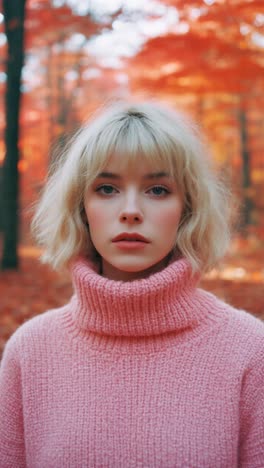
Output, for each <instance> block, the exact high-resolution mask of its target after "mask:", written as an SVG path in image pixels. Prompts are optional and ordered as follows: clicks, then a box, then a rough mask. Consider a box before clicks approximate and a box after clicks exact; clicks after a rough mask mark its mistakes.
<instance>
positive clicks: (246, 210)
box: [239, 109, 253, 229]
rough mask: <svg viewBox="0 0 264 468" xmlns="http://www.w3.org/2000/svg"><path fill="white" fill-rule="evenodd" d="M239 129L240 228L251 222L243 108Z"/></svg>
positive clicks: (251, 204)
mask: <svg viewBox="0 0 264 468" xmlns="http://www.w3.org/2000/svg"><path fill="white" fill-rule="evenodd" d="M239 121H240V131H241V156H242V162H243V165H242V187H243V194H244V200H243V219H242V229H244V228H246V227H247V226H249V225H250V224H251V217H252V209H253V203H252V196H251V174H250V153H249V148H248V135H247V121H246V114H245V111H244V110H243V109H240V111H239Z"/></svg>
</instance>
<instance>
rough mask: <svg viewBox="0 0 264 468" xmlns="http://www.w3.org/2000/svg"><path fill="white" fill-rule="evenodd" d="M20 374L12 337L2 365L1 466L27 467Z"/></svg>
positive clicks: (0, 377) (7, 467)
mask: <svg viewBox="0 0 264 468" xmlns="http://www.w3.org/2000/svg"><path fill="white" fill-rule="evenodd" d="M21 387H22V386H21V371H20V366H19V363H18V352H17V350H16V346H15V338H14V335H13V337H12V338H11V339H10V340H9V342H8V343H7V344H6V347H5V350H4V354H3V359H2V362H1V366H0V466H1V467H4V468H14V467H17V468H24V467H26V460H25V448H24V431H23V406H22V388H21Z"/></svg>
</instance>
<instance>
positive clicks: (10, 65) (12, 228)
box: [1, 0, 26, 270]
mask: <svg viewBox="0 0 264 468" xmlns="http://www.w3.org/2000/svg"><path fill="white" fill-rule="evenodd" d="M25 4H26V0H3V13H4V19H5V33H6V36H7V44H8V52H7V54H8V55H7V68H6V73H7V85H6V95H5V116H6V122H5V145H6V155H5V159H4V163H3V173H2V197H1V198H2V210H1V211H2V217H3V253H2V265H1V266H2V269H3V270H4V269H16V268H17V267H18V255H17V244H18V227H19V216H18V195H19V174H18V161H19V148H18V140H19V108H20V82H21V71H22V66H23V61H24V47H23V39H24V17H25Z"/></svg>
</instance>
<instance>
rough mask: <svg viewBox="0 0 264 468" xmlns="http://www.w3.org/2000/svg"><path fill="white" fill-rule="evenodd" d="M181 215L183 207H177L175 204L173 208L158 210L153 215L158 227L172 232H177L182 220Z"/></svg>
mask: <svg viewBox="0 0 264 468" xmlns="http://www.w3.org/2000/svg"><path fill="white" fill-rule="evenodd" d="M181 213H182V206H181V204H180V203H178V204H177V205H176V206H175V204H173V205H172V206H167V207H164V208H162V209H160V210H156V212H155V213H154V214H153V215H154V216H155V223H157V225H158V226H162V228H163V229H165V230H166V229H168V230H170V231H171V230H175V229H176V230H177V227H178V225H179V222H180V219H181Z"/></svg>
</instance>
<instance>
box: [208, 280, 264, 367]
mask: <svg viewBox="0 0 264 468" xmlns="http://www.w3.org/2000/svg"><path fill="white" fill-rule="evenodd" d="M199 293H200V298H201V300H202V302H203V304H206V308H207V309H210V311H209V317H210V322H211V324H214V330H215V331H217V337H216V335H214V337H213V339H214V340H216V343H219V344H220V343H221V348H222V349H224V350H226V351H227V352H229V353H233V355H234V356H236V357H237V358H238V359H239V361H240V362H241V359H242V360H244V363H245V364H246V363H249V362H251V360H252V359H253V360H254V359H255V358H256V357H257V356H263V358H264V322H263V321H262V320H261V319H260V318H257V317H255V316H254V315H253V314H252V313H250V312H248V311H246V310H243V309H237V308H235V307H233V306H231V305H230V304H227V303H225V302H224V301H223V300H221V299H219V298H217V297H216V296H214V295H213V294H212V293H209V292H207V291H204V290H202V289H199ZM216 325H217V326H216ZM216 343H215V344H216Z"/></svg>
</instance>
